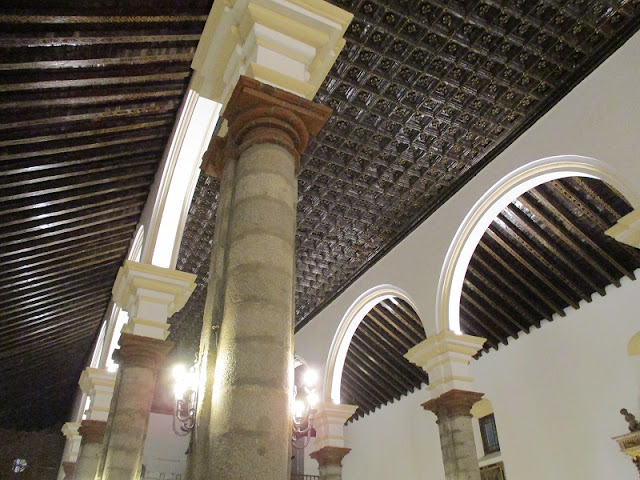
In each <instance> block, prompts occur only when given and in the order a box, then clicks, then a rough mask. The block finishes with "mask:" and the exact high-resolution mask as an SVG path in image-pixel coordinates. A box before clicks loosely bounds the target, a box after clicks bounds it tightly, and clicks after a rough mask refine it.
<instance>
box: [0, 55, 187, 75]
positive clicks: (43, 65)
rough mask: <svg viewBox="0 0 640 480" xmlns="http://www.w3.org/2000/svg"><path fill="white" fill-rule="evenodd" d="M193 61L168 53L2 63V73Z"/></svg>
mask: <svg viewBox="0 0 640 480" xmlns="http://www.w3.org/2000/svg"><path fill="white" fill-rule="evenodd" d="M191 60H193V54H192V53H191V52H180V53H167V54H164V55H140V56H130V57H129V56H127V57H125V56H121V57H103V58H85V59H82V60H71V59H65V60H35V61H32V62H10V63H3V62H0V72H14V71H24V70H34V71H39V72H42V73H43V74H44V72H45V71H47V70H58V69H69V68H74V69H83V68H96V69H100V68H108V67H126V66H131V65H136V66H146V65H152V64H154V63H184V64H185V65H189V64H190V63H191Z"/></svg>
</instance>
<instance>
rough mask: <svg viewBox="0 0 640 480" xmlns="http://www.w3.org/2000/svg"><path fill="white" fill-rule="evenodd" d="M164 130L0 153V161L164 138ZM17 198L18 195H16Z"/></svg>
mask: <svg viewBox="0 0 640 480" xmlns="http://www.w3.org/2000/svg"><path fill="white" fill-rule="evenodd" d="M166 137H167V133H166V132H164V131H163V132H159V133H151V134H147V135H138V136H132V137H122V138H117V139H114V140H103V141H101V142H91V143H84V144H75V145H69V146H64V147H57V148H47V149H43V150H31V151H28V152H19V153H0V161H3V162H6V161H9V160H18V159H20V160H22V159H25V158H35V157H42V156H48V155H66V154H69V153H73V152H82V151H87V150H96V149H99V148H111V147H114V146H115V147H119V146H123V145H129V144H132V143H139V142H145V141H149V140H159V139H166ZM18 198H19V197H18Z"/></svg>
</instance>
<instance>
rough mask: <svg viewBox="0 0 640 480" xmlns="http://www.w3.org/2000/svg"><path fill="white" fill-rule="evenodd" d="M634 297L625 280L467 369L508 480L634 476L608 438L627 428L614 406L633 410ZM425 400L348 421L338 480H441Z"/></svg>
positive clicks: (633, 286) (639, 290)
mask: <svg viewBox="0 0 640 480" xmlns="http://www.w3.org/2000/svg"><path fill="white" fill-rule="evenodd" d="M638 273H640V272H638ZM639 298H640V283H638V282H631V281H625V282H623V287H622V288H619V289H618V288H615V287H613V288H610V289H609V293H608V294H607V296H606V297H600V296H599V295H596V298H595V299H594V301H593V302H592V303H590V304H583V305H582V306H581V308H580V310H573V311H571V312H569V313H568V314H567V316H566V317H565V318H558V319H555V320H554V321H553V322H551V323H549V322H544V323H543V325H542V327H541V328H540V329H537V330H533V331H532V332H531V333H530V334H528V335H523V336H522V337H521V338H519V339H517V340H513V341H511V342H510V344H509V345H508V346H501V347H500V349H499V350H498V351H493V350H492V351H491V352H490V353H489V354H485V355H483V356H482V357H480V359H479V360H478V361H474V362H472V364H471V373H472V375H473V377H474V378H475V379H476V385H475V387H476V389H477V390H478V391H481V392H483V393H485V396H486V398H488V399H489V400H491V402H492V404H493V407H494V412H495V416H496V423H497V427H498V435H499V439H500V445H501V449H502V452H501V456H500V458H499V460H501V461H503V462H504V464H505V472H506V477H507V479H508V480H516V479H517V480H539V479H540V478H544V479H546V480H556V479H557V480H609V479H624V478H629V479H631V478H637V473H636V472H635V467H634V466H633V464H632V463H631V461H630V459H629V458H628V457H626V456H625V455H623V454H622V453H620V452H619V451H618V447H617V444H616V443H615V442H614V441H613V440H611V437H613V436H616V435H621V434H623V433H626V431H627V426H626V423H625V421H624V418H623V417H622V415H620V413H619V410H620V408H622V407H626V408H628V409H629V410H631V411H634V412H636V413H637V412H638V411H639V407H640V401H639V399H640V395H639V392H640V390H639V387H640V377H639V376H638V367H640V365H638V363H640V359H638V358H637V357H636V358H631V357H628V356H627V355H626V345H627V342H628V340H629V339H630V338H631V336H632V335H633V334H634V333H635V332H636V331H638V329H639V328H640V324H639V323H638V320H637V313H636V312H637V311H638V306H639V303H640V300H639ZM428 399H429V393H428V392H427V391H426V390H424V389H423V391H421V392H417V393H413V394H410V395H408V396H407V397H404V398H402V399H401V400H400V401H398V402H395V403H393V404H390V405H387V406H383V407H382V409H380V410H377V411H376V412H374V413H373V414H370V415H369V416H366V417H364V418H363V419H360V420H358V421H357V422H355V423H351V424H349V425H348V426H347V427H346V428H345V434H346V440H347V444H346V446H347V447H349V448H351V449H352V451H351V453H349V454H348V455H347V456H346V457H345V459H344V461H343V478H344V480H360V479H362V480H365V479H366V480H393V479H397V478H406V479H412V480H414V479H425V480H427V479H428V480H437V479H444V468H443V465H442V456H441V453H440V444H439V439H438V430H437V425H436V422H435V415H434V414H432V413H431V412H428V411H425V410H423V409H422V407H421V406H420V404H421V403H423V402H425V401H426V400H428ZM476 441H477V443H478V451H479V455H478V456H479V457H481V456H482V453H481V452H482V446H481V444H482V442H481V440H480V438H479V437H478V438H476ZM308 451H312V448H310V449H309V450H308ZM308 465H309V466H312V464H308ZM307 470H308V473H310V468H307Z"/></svg>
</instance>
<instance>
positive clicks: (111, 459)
mask: <svg viewBox="0 0 640 480" xmlns="http://www.w3.org/2000/svg"><path fill="white" fill-rule="evenodd" d="M194 280H195V275H192V274H188V273H184V272H178V271H176V270H171V269H168V268H161V267H156V266H154V265H147V264H141V263H137V262H131V261H125V263H124V265H123V266H122V267H121V268H120V270H119V272H118V277H117V278H116V281H115V284H114V286H113V298H114V301H115V302H116V304H118V306H120V307H121V308H122V309H124V310H126V311H127V312H128V313H129V322H128V323H127V324H126V325H125V326H124V327H123V328H122V334H121V335H120V340H119V345H120V348H119V349H118V350H116V351H115V352H114V359H115V360H116V362H117V363H118V365H119V367H118V375H117V380H116V387H115V392H114V395H113V399H112V401H111V408H110V412H109V418H108V421H107V431H106V434H105V438H104V447H103V450H102V455H101V458H100V463H99V466H98V473H97V475H96V479H98V480H138V479H139V478H140V471H141V469H142V453H143V448H144V441H145V438H146V434H147V426H148V423H149V414H150V411H151V403H152V401H153V396H154V392H155V388H156V380H157V376H158V370H159V368H160V366H161V364H162V362H163V360H164V358H165V356H166V354H167V353H168V352H169V350H171V348H172V346H173V344H172V343H171V342H168V341H166V340H165V339H166V337H167V335H168V330H169V325H168V324H167V318H169V316H171V315H172V314H173V313H175V312H176V311H178V310H179V309H181V308H182V307H183V306H184V304H185V303H186V301H187V299H188V298H189V296H190V295H191V292H193V289H194V288H195V283H194Z"/></svg>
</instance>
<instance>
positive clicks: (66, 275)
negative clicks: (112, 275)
mask: <svg viewBox="0 0 640 480" xmlns="http://www.w3.org/2000/svg"><path fill="white" fill-rule="evenodd" d="M118 260H121V259H116V261H113V262H112V265H113V267H117V266H119V262H118ZM113 267H112V268H113ZM94 270H100V271H101V272H102V273H103V275H104V273H105V265H103V264H100V263H99V264H93V265H87V266H86V267H85V268H83V269H81V270H78V269H74V270H72V271H70V272H56V276H55V277H53V278H48V279H47V280H43V281H41V282H32V283H28V284H26V285H24V286H21V287H18V286H14V285H2V286H0V291H1V290H7V288H8V289H9V293H10V294H12V295H13V294H14V293H15V292H17V291H24V290H30V289H33V288H39V287H41V286H43V285H47V284H50V283H58V282H61V281H65V280H69V279H70V278H73V277H79V276H83V277H84V276H86V275H88V274H89V273H90V272H92V271H94ZM115 270H117V268H114V272H115ZM107 271H108V270H107ZM1 296H5V294H2V295H1ZM1 296H0V298H1Z"/></svg>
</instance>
